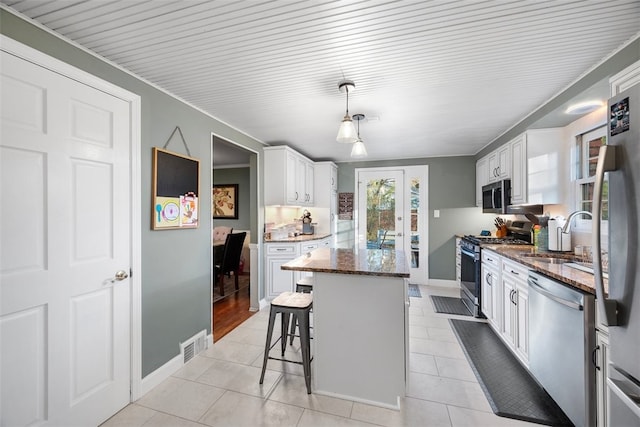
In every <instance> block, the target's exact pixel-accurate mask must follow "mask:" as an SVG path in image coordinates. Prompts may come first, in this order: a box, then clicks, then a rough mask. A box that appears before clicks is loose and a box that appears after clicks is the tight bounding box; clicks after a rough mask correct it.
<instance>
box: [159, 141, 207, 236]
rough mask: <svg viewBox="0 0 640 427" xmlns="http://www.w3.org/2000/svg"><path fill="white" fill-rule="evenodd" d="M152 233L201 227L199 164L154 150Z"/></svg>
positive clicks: (168, 152) (180, 156)
mask: <svg viewBox="0 0 640 427" xmlns="http://www.w3.org/2000/svg"><path fill="white" fill-rule="evenodd" d="M152 153H153V189H152V191H153V206H152V209H151V215H152V221H151V227H152V229H153V230H170V229H177V228H196V227H198V210H199V209H198V187H199V185H200V182H199V176H200V161H199V160H198V159H194V158H192V157H187V156H183V155H182V154H178V153H173V152H171V151H167V150H165V149H162V148H158V147H153V150H152Z"/></svg>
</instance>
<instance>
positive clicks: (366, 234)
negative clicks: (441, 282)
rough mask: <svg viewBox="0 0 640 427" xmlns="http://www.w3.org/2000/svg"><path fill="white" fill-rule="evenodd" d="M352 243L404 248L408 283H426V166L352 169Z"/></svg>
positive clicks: (380, 247) (364, 245)
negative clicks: (354, 211)
mask: <svg viewBox="0 0 640 427" xmlns="http://www.w3.org/2000/svg"><path fill="white" fill-rule="evenodd" d="M355 172H356V173H355V175H356V188H357V197H358V199H357V207H358V210H357V232H356V240H357V241H356V246H357V247H360V248H368V249H396V250H402V251H404V252H405V254H406V256H407V258H408V261H409V264H410V267H411V278H410V281H411V283H416V284H421V283H422V284H426V283H427V278H428V273H427V272H428V262H427V261H428V260H427V253H428V252H427V230H426V224H427V221H426V212H427V203H426V202H427V191H426V188H427V185H426V183H427V167H426V166H405V167H398V168H372V169H356V171H355Z"/></svg>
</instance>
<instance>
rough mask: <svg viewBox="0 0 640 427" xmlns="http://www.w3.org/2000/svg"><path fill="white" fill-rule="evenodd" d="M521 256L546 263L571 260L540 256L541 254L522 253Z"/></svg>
mask: <svg viewBox="0 0 640 427" xmlns="http://www.w3.org/2000/svg"><path fill="white" fill-rule="evenodd" d="M522 257H523V258H525V259H528V260H530V261H536V262H544V263H547V264H564V263H569V262H571V261H572V260H570V259H568V258H557V257H551V256H541V255H522Z"/></svg>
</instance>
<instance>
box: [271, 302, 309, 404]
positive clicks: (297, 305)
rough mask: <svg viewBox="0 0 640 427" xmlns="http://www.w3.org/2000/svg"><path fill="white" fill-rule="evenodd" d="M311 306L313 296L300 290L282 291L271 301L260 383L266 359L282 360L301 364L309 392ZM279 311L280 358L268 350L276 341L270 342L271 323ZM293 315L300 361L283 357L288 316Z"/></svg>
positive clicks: (272, 323)
mask: <svg viewBox="0 0 640 427" xmlns="http://www.w3.org/2000/svg"><path fill="white" fill-rule="evenodd" d="M312 306H313V296H312V295H311V294H309V293H301V292H283V293H281V294H280V295H278V296H277V297H276V298H275V299H274V300H273V301H271V309H270V311H269V326H268V328H267V340H266V343H265V346H264V360H263V362H262V374H261V375H260V384H262V383H263V381H264V373H265V371H266V369H267V361H268V360H269V359H273V360H280V361H283V362H290V363H297V364H298V365H302V368H303V369H304V382H305V383H306V385H307V394H311V360H312V357H311V337H310V335H309V313H310V312H311V307H312ZM278 313H280V320H281V330H280V338H279V340H280V344H281V350H282V358H278V357H271V356H269V351H270V350H271V349H272V348H273V347H274V346H275V345H276V344H277V343H278V341H277V340H276V342H275V343H273V344H271V336H272V335H273V325H274V323H275V320H276V315H277V314H278ZM291 315H293V316H294V319H298V321H299V322H300V325H299V330H300V348H301V349H302V362H298V361H295V360H288V359H285V358H284V350H285V347H286V345H287V336H288V333H287V330H288V329H289V318H290V316H291Z"/></svg>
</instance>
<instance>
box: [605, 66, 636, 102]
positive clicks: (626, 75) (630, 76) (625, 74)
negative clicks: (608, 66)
mask: <svg viewBox="0 0 640 427" xmlns="http://www.w3.org/2000/svg"><path fill="white" fill-rule="evenodd" d="M639 83H640V61H637V62H634V63H633V64H631V65H629V66H628V67H627V68H625V69H624V70H622V71H620V72H619V73H618V74H616V75H614V76H612V77H611V78H610V79H609V86H610V87H611V96H615V95H617V94H619V93H620V92H622V91H624V90H627V89H629V88H630V87H631V86H633V85H636V84H639Z"/></svg>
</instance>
